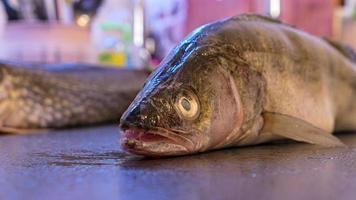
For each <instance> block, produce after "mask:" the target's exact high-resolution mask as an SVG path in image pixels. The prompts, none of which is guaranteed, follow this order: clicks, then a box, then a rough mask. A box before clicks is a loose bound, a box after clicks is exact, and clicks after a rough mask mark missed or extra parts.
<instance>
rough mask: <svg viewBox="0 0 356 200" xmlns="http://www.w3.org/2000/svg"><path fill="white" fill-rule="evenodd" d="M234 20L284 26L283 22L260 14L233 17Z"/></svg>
mask: <svg viewBox="0 0 356 200" xmlns="http://www.w3.org/2000/svg"><path fill="white" fill-rule="evenodd" d="M232 18H233V19H234V20H243V21H264V22H272V23H278V24H282V23H283V22H281V21H279V20H278V19H275V18H272V17H269V16H266V15H258V14H252V13H248V14H241V15H237V16H234V17H232Z"/></svg>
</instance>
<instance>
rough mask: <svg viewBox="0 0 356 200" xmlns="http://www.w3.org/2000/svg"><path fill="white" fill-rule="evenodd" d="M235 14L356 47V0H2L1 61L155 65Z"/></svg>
mask: <svg viewBox="0 0 356 200" xmlns="http://www.w3.org/2000/svg"><path fill="white" fill-rule="evenodd" d="M241 13H260V14H265V15H270V16H272V17H274V18H278V19H280V20H282V21H285V22H287V23H290V24H292V25H294V26H296V27H298V28H300V29H303V30H305V31H307V32H309V33H312V34H314V35H318V36H326V37H332V38H334V39H338V40H342V41H344V42H347V43H349V44H350V45H352V46H354V47H356V0H1V3H0V42H1V43H0V60H7V61H16V62H30V63H54V62H55V63H58V62H81V63H93V64H98V63H100V64H107V65H111V66H115V67H129V68H147V67H154V66H156V65H157V64H158V63H159V62H160V60H161V59H162V58H163V57H164V56H165V55H166V54H167V53H168V52H169V50H170V49H171V48H172V47H174V46H175V45H176V44H177V43H178V42H179V41H180V40H182V39H183V38H184V37H185V36H186V35H187V34H188V33H189V32H191V31H192V30H194V29H195V28H197V27H199V26H200V25H202V24H205V23H208V22H212V21H214V20H218V19H222V18H226V17H229V16H233V15H237V14H241Z"/></svg>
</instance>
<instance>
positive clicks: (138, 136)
mask: <svg viewBox="0 0 356 200" xmlns="http://www.w3.org/2000/svg"><path fill="white" fill-rule="evenodd" d="M121 130H122V134H121V137H120V143H121V147H122V148H123V150H124V151H126V152H129V153H132V154H136V155H142V156H147V157H164V156H173V155H184V154H188V153H190V152H192V150H193V146H192V143H189V142H187V141H186V140H183V139H182V138H180V137H177V136H176V134H175V133H174V132H172V131H169V130H167V129H165V133H164V134H163V133H162V128H153V129H150V130H145V129H143V128H137V127H128V128H125V129H123V128H121ZM167 133H168V134H167Z"/></svg>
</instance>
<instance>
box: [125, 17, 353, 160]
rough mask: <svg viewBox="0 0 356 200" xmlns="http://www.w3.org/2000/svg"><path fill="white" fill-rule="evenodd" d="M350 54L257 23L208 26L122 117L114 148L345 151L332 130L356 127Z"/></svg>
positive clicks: (261, 20) (265, 21) (242, 20)
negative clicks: (264, 146)
mask: <svg viewBox="0 0 356 200" xmlns="http://www.w3.org/2000/svg"><path fill="white" fill-rule="evenodd" d="M355 55H356V54H355V53H354V51H353V50H352V49H351V48H348V47H346V46H344V45H342V44H340V43H337V42H333V41H330V40H325V39H322V38H318V37H315V36H312V35H310V34H307V33H305V32H302V31H300V30H298V29H296V28H294V27H291V26H289V25H286V24H283V23H281V22H279V21H277V20H274V19H271V18H268V17H264V16H258V15H240V16H237V17H232V18H229V19H226V20H222V21H218V22H215V23H212V24H208V25H206V26H203V27H201V28H199V29H197V30H196V31H194V32H193V33H192V34H191V35H189V36H188V37H187V38H186V39H185V40H184V41H182V42H181V43H180V44H179V45H178V46H177V47H176V48H175V49H174V50H173V51H172V52H171V54H170V55H169V56H168V57H167V58H166V59H165V60H164V61H163V62H162V63H161V65H160V67H159V68H158V69H157V70H156V72H155V73H154V74H152V75H151V76H150V78H149V79H148V81H147V82H146V84H145V86H144V88H143V90H142V91H141V92H140V93H139V94H138V96H137V97H136V99H135V100H134V102H133V103H132V104H131V106H130V107H129V108H128V110H127V111H126V112H125V113H124V115H123V116H122V118H121V125H120V126H121V128H122V129H123V131H124V133H123V134H122V138H121V144H122V146H123V148H124V149H126V150H127V151H128V152H131V153H134V154H140V155H146V156H169V155H184V154H191V153H197V152H204V151H208V150H212V149H220V148H225V147H231V146H245V145H254V144H260V143H263V142H269V141H274V140H279V139H293V140H296V141H302V142H307V143H312V144H319V145H323V146H343V144H342V143H341V142H340V141H339V140H338V139H337V138H336V137H335V136H333V135H332V132H333V131H335V130H355V129H356V103H355V99H356V67H355V66H356V64H355V63H356V59H355V58H356V56H355Z"/></svg>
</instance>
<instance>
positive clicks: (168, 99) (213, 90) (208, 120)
mask: <svg viewBox="0 0 356 200" xmlns="http://www.w3.org/2000/svg"><path fill="white" fill-rule="evenodd" d="M210 51H211V50H210V48H209V47H205V48H198V49H194V50H190V51H189V50H184V51H183V53H182V52H179V51H178V52H175V54H174V56H173V57H172V58H169V59H166V61H163V62H162V64H161V66H160V67H159V68H158V69H157V70H156V71H155V72H153V73H152V74H151V75H150V77H149V78H148V80H147V82H146V83H145V85H144V87H143V89H142V90H141V92H140V93H139V94H138V95H137V97H136V98H135V100H134V101H133V102H132V104H131V105H130V106H129V108H128V109H127V111H126V112H125V113H124V114H123V116H122V117H121V120H120V128H121V129H122V134H121V145H122V147H123V149H124V150H126V151H128V152H131V153H134V154H139V155H144V156H171V155H185V154H191V153H197V152H203V151H206V150H210V149H215V148H220V147H221V146H222V145H224V144H226V143H227V142H228V141H227V138H228V137H230V136H231V134H234V132H236V131H238V129H239V128H240V126H241V121H242V112H241V110H242V108H241V103H240V98H239V94H238V91H237V89H236V87H235V84H234V80H233V79H232V76H231V75H230V74H229V72H228V71H227V70H226V66H224V65H226V64H227V63H226V62H225V61H223V60H222V59H223V58H221V57H219V56H214V54H212V53H211V52H210ZM187 52H188V53H187Z"/></svg>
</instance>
